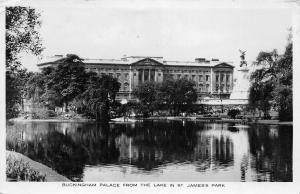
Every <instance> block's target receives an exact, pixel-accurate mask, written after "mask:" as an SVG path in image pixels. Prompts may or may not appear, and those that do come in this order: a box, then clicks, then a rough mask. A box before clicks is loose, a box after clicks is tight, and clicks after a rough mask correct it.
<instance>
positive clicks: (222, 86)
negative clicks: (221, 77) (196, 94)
mask: <svg viewBox="0 0 300 194" xmlns="http://www.w3.org/2000/svg"><path fill="white" fill-rule="evenodd" d="M220 90H221V92H223V90H224V84H222V85H221V87H220Z"/></svg>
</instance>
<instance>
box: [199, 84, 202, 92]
mask: <svg viewBox="0 0 300 194" xmlns="http://www.w3.org/2000/svg"><path fill="white" fill-rule="evenodd" d="M202 89H203V84H199V92H202Z"/></svg>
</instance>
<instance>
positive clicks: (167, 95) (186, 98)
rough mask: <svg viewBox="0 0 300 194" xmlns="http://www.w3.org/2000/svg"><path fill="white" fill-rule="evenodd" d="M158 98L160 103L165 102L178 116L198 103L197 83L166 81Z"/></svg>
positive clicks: (181, 80) (185, 80) (182, 80)
mask: <svg viewBox="0 0 300 194" xmlns="http://www.w3.org/2000/svg"><path fill="white" fill-rule="evenodd" d="M158 96H159V97H160V98H161V99H160V102H164V103H166V104H167V105H168V107H169V108H170V109H173V113H174V114H175V115H178V114H179V112H180V111H185V110H186V109H188V108H190V106H191V105H192V104H193V103H195V102H196V101H197V92H196V89H195V83H194V82H193V81H190V80H187V79H184V78H183V79H178V80H174V79H166V80H164V81H163V82H162V84H161V86H160V89H159V94H158Z"/></svg>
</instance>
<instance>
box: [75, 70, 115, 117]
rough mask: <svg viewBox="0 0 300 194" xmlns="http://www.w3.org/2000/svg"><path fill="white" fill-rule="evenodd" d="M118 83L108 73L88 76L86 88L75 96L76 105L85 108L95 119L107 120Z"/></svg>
mask: <svg viewBox="0 0 300 194" xmlns="http://www.w3.org/2000/svg"><path fill="white" fill-rule="evenodd" d="M119 89H120V83H119V82H118V81H117V79H116V78H113V77H111V76H108V75H104V76H102V77H97V76H92V77H90V80H89V84H88V85H87V88H86V90H85V91H84V92H83V93H82V94H80V95H78V96H77V97H76V99H75V100H76V101H77V103H76V104H77V107H79V108H83V109H86V110H87V112H88V113H91V114H92V115H93V116H94V117H96V120H97V121H104V122H106V121H108V120H109V110H110V109H111V107H112V105H113V104H114V102H115V97H116V93H117V92H118V91H119Z"/></svg>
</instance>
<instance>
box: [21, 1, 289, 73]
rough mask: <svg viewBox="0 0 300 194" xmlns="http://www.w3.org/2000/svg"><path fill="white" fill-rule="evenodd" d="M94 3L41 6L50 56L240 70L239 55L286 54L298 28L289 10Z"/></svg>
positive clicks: (29, 60) (31, 62) (28, 61)
mask: <svg viewBox="0 0 300 194" xmlns="http://www.w3.org/2000/svg"><path fill="white" fill-rule="evenodd" d="M91 2H93V1H91ZM91 2H90V1H85V2H84V3H82V4H81V5H80V6H78V5H74V4H71V3H69V4H67V5H64V6H53V5H52V4H50V5H51V6H49V4H48V5H47V6H46V5H45V4H42V5H38V6H36V8H37V9H38V10H39V11H40V12H41V14H42V17H41V20H42V27H41V29H40V32H41V36H42V39H43V45H44V47H45V48H46V49H45V51H44V53H43V55H44V56H51V55H55V54H67V53H74V54H77V55H79V56H80V57H82V58H120V57H122V56H123V55H127V56H131V55H134V56H137V55H142V56H163V57H164V58H165V59H166V60H190V61H192V60H194V58H196V57H204V58H208V59H210V58H219V59H220V60H224V61H233V62H235V63H236V64H235V65H238V64H237V63H238V61H239V56H240V53H239V49H242V50H246V51H247V52H246V59H247V60H249V62H251V61H253V60H255V57H256V56H257V54H258V53H259V51H261V50H265V51H271V50H272V49H274V48H276V49H278V50H279V51H280V52H282V51H283V50H284V48H285V45H286V43H287V35H288V28H289V27H291V26H292V11H291V10H290V9H287V8H260V9H257V8H243V9H241V8H207V7H206V8H201V7H193V6H186V7H183V8H181V7H180V6H176V7H167V6H162V8H157V7H151V6H149V7H147V6H138V7H134V6H130V4H129V6H126V7H120V6H115V7H113V6H112V7H107V6H106V7H105V6H96V5H95V6H94V5H93V4H92V3H91ZM93 3H95V2H93ZM24 61H25V62H26V64H24V65H25V66H26V67H27V68H29V69H31V70H34V69H36V65H35V63H36V62H37V60H36V58H34V57H32V56H27V57H25V59H24Z"/></svg>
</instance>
